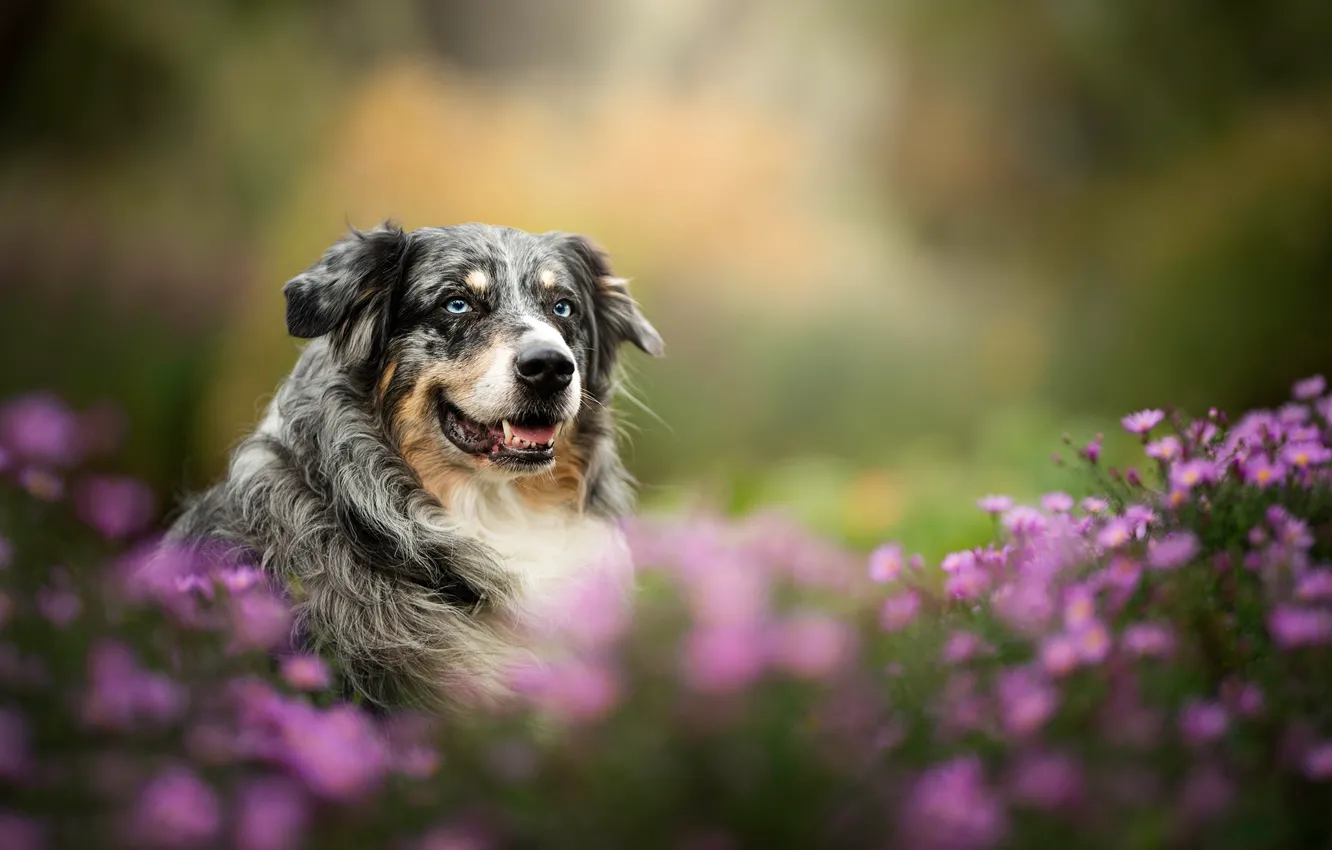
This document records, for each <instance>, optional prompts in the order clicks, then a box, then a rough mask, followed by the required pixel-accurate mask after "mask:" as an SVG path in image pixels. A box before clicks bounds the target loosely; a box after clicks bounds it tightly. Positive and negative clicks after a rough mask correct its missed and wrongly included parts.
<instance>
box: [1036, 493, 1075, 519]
mask: <svg viewBox="0 0 1332 850" xmlns="http://www.w3.org/2000/svg"><path fill="white" fill-rule="evenodd" d="M1041 507H1042V508H1044V509H1045V510H1047V511H1049V512H1050V513H1052V514H1066V513H1068V512H1069V511H1071V510H1073V497H1072V496H1070V495H1068V494H1067V493H1059V492H1055V493H1046V494H1045V495H1044V496H1042V497H1041Z"/></svg>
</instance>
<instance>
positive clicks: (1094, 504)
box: [1082, 496, 1110, 514]
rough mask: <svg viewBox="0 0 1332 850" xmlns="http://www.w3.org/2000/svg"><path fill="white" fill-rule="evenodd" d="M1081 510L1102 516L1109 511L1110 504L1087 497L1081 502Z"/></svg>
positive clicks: (1103, 500) (1093, 497)
mask: <svg viewBox="0 0 1332 850" xmlns="http://www.w3.org/2000/svg"><path fill="white" fill-rule="evenodd" d="M1082 509H1083V510H1084V511H1086V512H1087V513H1089V514H1103V513H1105V512H1106V511H1108V510H1110V503H1109V502H1107V501H1106V500H1105V499H1099V498H1097V497H1095V496H1088V497H1087V498H1085V499H1083V500H1082Z"/></svg>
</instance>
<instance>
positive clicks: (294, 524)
mask: <svg viewBox="0 0 1332 850" xmlns="http://www.w3.org/2000/svg"><path fill="white" fill-rule="evenodd" d="M478 264H479V265H478ZM480 266H484V267H485V268H487V269H488V272H489V274H490V275H491V277H492V278H493V280H494V282H495V283H494V285H495V286H497V287H504V294H503V296H502V297H503V299H504V300H496V301H495V302H494V303H495V304H499V305H503V306H497V307H496V308H495V309H494V310H493V311H492V313H490V314H488V315H487V322H488V323H489V325H488V326H490V327H492V330H491V331H488V332H487V333H488V334H489V336H486V337H485V338H484V339H482V338H481V335H479V332H477V334H474V336H477V339H464V337H466V336H467V334H466V333H463V332H462V331H461V330H457V329H455V330H449V328H448V326H447V323H446V322H445V321H444V320H443V319H442V318H441V317H440V315H439V314H437V313H436V312H432V309H433V308H432V304H433V303H434V301H432V299H436V300H437V298H438V292H437V290H439V289H440V287H444V286H451V285H456V284H457V279H458V277H459V275H460V274H462V273H463V270H465V269H467V268H477V267H480ZM550 268H554V269H555V270H556V271H557V273H558V274H559V275H560V276H561V286H566V285H567V287H570V288H572V289H574V290H575V291H576V292H577V296H578V297H579V298H580V299H581V300H582V302H584V303H586V305H587V307H588V316H587V317H586V320H585V321H586V327H580V328H579V329H577V331H576V332H575V331H572V330H570V331H568V333H567V334H566V335H567V336H568V337H569V338H570V339H571V340H572V339H574V338H575V336H576V337H577V339H579V340H582V341H583V343H584V344H580V345H576V346H575V345H571V348H575V349H577V355H578V368H579V370H580V372H581V373H582V374H583V375H584V376H585V383H584V388H583V391H584V393H585V394H586V396H585V397H586V398H587V399H590V403H584V404H582V405H581V406H580V407H579V408H578V413H577V428H576V429H575V433H576V435H577V437H576V439H577V440H578V441H579V442H578V444H577V445H576V448H577V450H578V451H579V452H580V453H581V454H582V456H583V457H584V458H585V459H586V474H585V476H584V483H585V487H584V489H583V492H582V494H581V505H580V508H581V509H582V510H584V511H586V512H588V513H591V514H594V515H597V516H603V517H615V516H620V515H623V514H625V513H627V512H628V511H629V510H630V509H631V507H632V487H631V481H630V479H629V476H628V475H627V473H626V472H625V469H624V467H623V465H622V463H621V462H620V459H619V455H618V452H617V450H616V446H615V428H614V422H613V419H612V414H611V412H610V407H611V401H612V398H613V396H614V394H615V391H616V384H617V381H616V378H615V374H616V370H615V359H616V350H617V349H618V347H619V344H620V342H622V341H626V340H628V341H632V342H634V343H635V344H636V345H638V346H639V347H641V348H643V349H644V350H648V351H651V352H652V353H654V354H656V353H660V338H659V337H658V336H657V334H656V331H655V330H653V329H652V327H651V325H649V324H648V323H647V322H646V320H644V319H643V318H642V315H641V314H640V313H639V312H638V309H637V307H636V305H634V304H633V302H632V300H631V299H629V298H628V296H627V293H625V292H624V290H623V286H622V282H620V281H615V280H613V279H604V278H607V277H608V275H609V268H608V267H607V266H606V264H605V258H604V256H603V255H601V253H600V252H599V251H597V250H596V249H595V248H592V247H591V246H590V244H589V243H587V242H586V240H583V239H582V238H581V237H575V236H568V235H565V234H544V235H540V236H538V235H532V234H527V233H523V232H521V231H516V230H511V229H507V228H497V227H490V226H486V225H461V226H457V227H448V228H429V229H424V230H418V231H414V232H411V233H404V232H403V231H401V230H399V229H397V228H395V227H393V226H391V225H387V224H386V225H383V226H381V227H379V228H376V229H375V230H373V231H370V232H368V233H357V232H355V231H353V233H352V234H351V235H350V236H349V237H347V238H345V239H343V240H341V241H340V242H339V243H337V244H336V245H335V246H333V247H332V248H330V249H329V251H328V252H327V253H326V254H325V256H324V257H323V258H322V259H321V260H320V261H319V262H317V263H316V264H315V265H313V266H312V267H311V268H310V269H309V270H307V271H306V272H303V273H302V274H300V275H298V276H297V277H295V278H293V279H292V280H291V281H290V282H289V283H288V284H287V285H286V288H285V290H284V291H285V292H286V293H287V297H288V324H289V328H290V330H291V331H292V332H293V334H296V335H300V336H305V337H313V338H314V339H313V341H312V342H311V343H309V344H308V345H307V346H306V348H305V350H304V351H303V352H302V354H301V356H300V359H299V361H298V363H297V364H296V366H295V368H294V369H293V371H292V372H291V374H290V375H289V377H288V378H287V379H286V380H285V381H284V383H283V384H282V386H281V387H280V388H279V390H278V392H277V394H276V396H275V398H274V399H273V401H272V403H271V405H270V406H269V409H268V412H267V415H266V417H265V420H264V422H263V423H262V424H261V425H260V426H259V427H258V429H257V430H256V431H255V432H254V433H252V434H251V435H250V436H249V437H247V438H246V439H245V440H244V441H242V442H241V443H240V444H239V445H238V446H237V447H236V449H235V451H234V453H233V456H232V459H231V464H230V467H229V471H228V475H227V477H226V478H225V479H224V480H223V481H221V482H220V483H218V484H217V485H215V486H213V487H212V488H211V489H209V490H207V491H206V492H204V493H202V494H200V495H198V496H197V497H195V498H193V499H192V500H190V501H189V502H188V503H187V505H186V507H185V509H184V512H183V514H182V515H181V516H180V518H179V519H178V521H177V522H176V523H175V524H174V526H173V527H172V529H171V531H170V534H169V540H170V541H171V542H172V543H174V544H176V545H180V544H185V545H197V546H201V545H209V546H216V545H217V544H222V546H223V547H224V548H225V549H227V550H228V551H229V552H230V553H231V554H232V556H233V557H235V558H239V559H247V560H250V561H251V562H254V563H256V564H258V565H260V566H262V568H263V569H264V570H265V571H267V572H268V573H269V574H271V575H273V576H275V577H277V578H278V579H279V580H281V581H282V582H284V583H285V584H286V586H287V587H289V588H290V589H291V590H292V592H293V595H294V597H295V599H296V600H297V612H298V627H299V632H300V633H302V634H304V635H305V636H306V640H308V646H309V647H310V648H311V649H313V650H315V651H318V652H320V653H322V654H325V655H327V656H329V657H331V658H332V659H334V660H335V661H336V663H337V666H338V668H339V669H340V671H341V672H342V674H343V675H344V677H345V679H346V680H347V682H348V683H349V685H350V687H351V688H352V689H354V690H355V691H356V692H359V693H360V694H361V695H363V696H364V697H365V698H366V699H367V700H369V701H371V702H373V703H376V704H379V705H382V706H397V705H406V704H415V705H428V706H436V707H438V706H446V705H449V704H453V703H456V702H458V701H462V700H470V699H474V698H475V697H476V696H478V694H477V693H476V690H477V683H478V682H481V683H482V684H481V689H482V690H483V691H491V692H502V688H501V687H499V686H498V685H497V684H496V683H494V682H487V679H486V676H487V675H488V674H489V673H491V672H493V670H494V666H495V664H496V661H497V659H500V658H502V657H504V656H505V654H506V653H508V652H509V651H510V650H511V649H512V648H513V646H512V644H513V642H514V640H515V639H516V638H515V636H514V634H513V633H512V631H511V630H509V629H508V628H506V626H505V625H504V623H505V622H506V620H507V617H508V615H509V614H512V613H513V611H512V609H513V607H514V606H515V605H516V604H517V588H516V586H515V580H514V576H513V574H512V573H511V572H509V571H507V570H506V569H505V567H504V564H503V563H501V562H500V560H499V556H498V555H497V554H496V552H495V551H492V550H491V549H490V548H488V547H487V546H485V545H483V544H481V543H479V542H478V541H476V540H473V539H470V538H468V537H465V536H462V535H460V534H458V533H456V532H455V531H454V530H453V529H452V528H451V527H450V524H449V522H448V519H449V517H448V515H447V514H446V511H445V508H444V507H443V506H442V505H441V503H440V502H439V501H438V500H437V499H436V497H435V496H433V495H431V493H430V492H428V491H427V490H426V489H425V488H424V487H423V485H422V481H421V479H420V478H419V477H418V475H417V473H416V472H415V471H414V470H413V468H412V466H411V465H409V464H408V462H407V461H406V460H405V459H404V457H403V455H402V453H401V452H400V450H399V447H400V443H401V440H402V435H401V434H399V433H396V431H395V424H394V422H395V420H394V419H393V411H394V405H395V404H396V403H397V402H398V401H400V400H401V399H402V398H403V397H405V394H406V393H408V392H410V391H411V389H412V387H413V381H414V380H416V378H417V376H419V375H420V374H422V373H423V370H425V369H427V368H429V367H430V366H432V365H437V364H438V363H439V362H443V361H448V360H449V359H450V357H453V358H464V357H466V356H471V355H472V354H475V349H476V348H477V347H478V345H494V344H496V340H499V339H504V338H505V337H504V334H505V333H507V332H508V331H505V330H504V329H505V328H512V327H516V325H515V324H514V323H515V322H517V321H518V320H519V319H520V318H522V317H524V316H526V317H528V318H527V319H526V321H529V322H530V321H531V319H530V317H531V316H532V315H534V311H535V310H537V305H535V303H534V299H539V298H540V297H541V293H540V292H539V291H537V290H534V289H533V288H532V286H531V284H530V279H531V278H532V276H533V275H535V274H537V273H538V269H550ZM493 297H495V298H496V299H500V298H501V294H500V293H498V292H497V293H494V294H493ZM470 327H472V328H476V327H480V325H473V326H470ZM478 340H479V341H478ZM468 352H471V354H469V353H468ZM390 363H393V364H394V365H395V367H396V371H394V372H393V373H392V380H391V381H388V383H387V387H386V386H384V385H383V384H382V380H383V376H384V375H385V374H386V370H387V369H388V368H389V364H390ZM440 445H441V446H442V448H441V452H446V451H447V445H446V444H445V443H444V442H443V441H442V439H441V441H440ZM459 462H461V461H459ZM482 695H483V696H484V694H482Z"/></svg>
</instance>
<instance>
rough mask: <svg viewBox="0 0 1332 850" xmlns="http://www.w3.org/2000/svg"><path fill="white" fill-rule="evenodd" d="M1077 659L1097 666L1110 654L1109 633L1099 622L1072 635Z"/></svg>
mask: <svg viewBox="0 0 1332 850" xmlns="http://www.w3.org/2000/svg"><path fill="white" fill-rule="evenodd" d="M1073 637H1074V640H1075V645H1076V646H1077V651H1078V657H1079V658H1080V659H1081V660H1083V661H1085V662H1087V663H1088V664H1099V663H1100V662H1102V661H1104V660H1105V657H1106V656H1107V655H1109V654H1110V632H1109V631H1108V630H1107V629H1106V627H1105V625H1104V624H1103V623H1101V622H1100V621H1099V620H1093V621H1092V622H1091V623H1090V624H1088V625H1086V626H1084V627H1083V628H1081V629H1078V630H1077V631H1076V632H1074V633H1073Z"/></svg>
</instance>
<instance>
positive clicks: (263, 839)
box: [236, 778, 309, 850]
mask: <svg viewBox="0 0 1332 850" xmlns="http://www.w3.org/2000/svg"><path fill="white" fill-rule="evenodd" d="M308 808H309V805H308V803H307V801H306V799H305V795H304V794H303V793H302V792H301V790H300V788H298V787H297V786H296V785H295V784H294V783H293V782H291V781H289V780H285V779H277V778H259V779H253V780H250V781H249V782H247V783H246V784H245V785H243V786H242V787H241V788H240V790H239V792H238V793H237V795H236V845H237V847H238V848H239V850H296V848H298V847H300V846H301V843H302V833H303V832H304V831H305V826H306V823H307V820H308V818H309V811H308Z"/></svg>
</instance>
